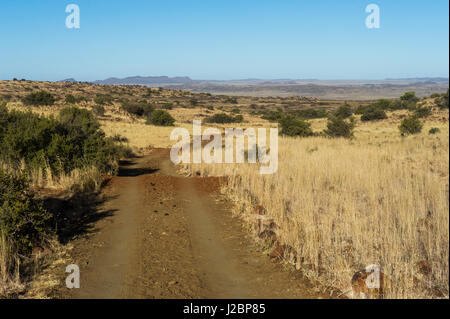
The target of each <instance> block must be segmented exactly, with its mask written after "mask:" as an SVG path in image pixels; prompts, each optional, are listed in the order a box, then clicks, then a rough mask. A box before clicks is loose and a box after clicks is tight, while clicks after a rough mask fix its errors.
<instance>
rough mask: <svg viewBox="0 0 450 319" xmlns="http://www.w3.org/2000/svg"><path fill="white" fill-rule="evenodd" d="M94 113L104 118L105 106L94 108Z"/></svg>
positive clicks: (95, 106)
mask: <svg viewBox="0 0 450 319" xmlns="http://www.w3.org/2000/svg"><path fill="white" fill-rule="evenodd" d="M92 113H94V114H95V115H97V116H104V115H105V108H104V107H103V105H94V106H93V107H92Z"/></svg>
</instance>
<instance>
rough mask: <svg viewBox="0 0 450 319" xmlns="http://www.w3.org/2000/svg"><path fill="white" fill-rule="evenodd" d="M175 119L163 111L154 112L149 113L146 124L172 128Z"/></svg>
mask: <svg viewBox="0 0 450 319" xmlns="http://www.w3.org/2000/svg"><path fill="white" fill-rule="evenodd" d="M174 123H175V119H174V118H173V117H172V116H171V115H170V114H169V113H168V112H167V111H164V110H156V111H153V112H152V113H151V115H150V116H149V117H148V118H147V124H153V125H157V126H173V124H174Z"/></svg>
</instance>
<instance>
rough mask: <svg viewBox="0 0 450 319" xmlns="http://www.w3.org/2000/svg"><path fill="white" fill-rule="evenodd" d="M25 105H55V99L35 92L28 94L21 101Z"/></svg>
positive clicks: (46, 94)
mask: <svg viewBox="0 0 450 319" xmlns="http://www.w3.org/2000/svg"><path fill="white" fill-rule="evenodd" d="M22 102H23V104H25V105H36V106H40V105H53V104H54V103H55V98H54V97H53V95H51V94H50V93H48V92H45V91H37V92H33V93H30V94H28V95H27V96H25V97H24V98H23V99H22Z"/></svg>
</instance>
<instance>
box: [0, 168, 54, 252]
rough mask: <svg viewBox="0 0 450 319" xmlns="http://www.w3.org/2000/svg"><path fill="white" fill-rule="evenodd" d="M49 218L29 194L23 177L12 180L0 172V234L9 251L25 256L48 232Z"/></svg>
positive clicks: (10, 176)
mask: <svg viewBox="0 0 450 319" xmlns="http://www.w3.org/2000/svg"><path fill="white" fill-rule="evenodd" d="M51 218H52V216H51V215H50V214H49V213H48V212H46V211H45V210H44V208H43V206H42V203H41V202H40V201H38V200H37V199H36V198H35V195H34V194H33V192H31V191H30V189H29V186H28V181H27V180H26V178H25V177H23V176H19V177H14V176H12V175H9V174H6V173H5V172H3V171H2V170H0V232H2V233H3V234H4V235H6V237H7V238H8V239H9V242H10V244H12V245H13V250H14V251H15V252H17V253H19V254H22V255H24V254H28V253H29V252H30V251H31V249H32V248H33V246H36V245H39V244H40V243H41V242H42V240H43V239H44V238H45V237H46V236H47V235H49V234H50V233H51V231H50V229H51V228H50V227H49V222H50V219H51Z"/></svg>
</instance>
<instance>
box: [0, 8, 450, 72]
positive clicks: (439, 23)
mask: <svg viewBox="0 0 450 319" xmlns="http://www.w3.org/2000/svg"><path fill="white" fill-rule="evenodd" d="M70 3H74V4H77V5H79V7H80V10H81V28H80V29H78V30H75V29H67V28H66V26H65V20H66V17H67V15H68V14H67V13H65V7H66V5H68V4H70ZM370 3H375V4H378V5H379V7H380V10H381V28H380V29H367V28H366V26H365V19H366V16H367V15H368V14H367V13H366V12H365V7H366V6H367V5H368V4H370ZM448 6H449V5H448V0H428V1H425V0H420V1H417V0H395V1H393V0H380V1H374V0H368V1H363V0H347V1H336V0H333V1H332V0H316V1H313V0H310V1H303V0H295V1H294V0H292V1H289V0H271V1H266V0H239V1H235V0H203V1H197V0H180V1H178V0H164V1H161V0H159V1H152V0H145V1H144V0H128V1H119V0H69V1H61V0H54V1H51V0H1V1H0V79H12V78H13V77H17V78H26V79H33V80H61V79H64V78H68V77H73V78H75V79H77V80H87V81H88V80H96V79H104V78H107V77H111V76H115V77H125V76H133V75H143V76H147V75H168V76H190V77H192V78H194V79H238V78H265V79H268V78H317V79H383V78H387V77H426V76H444V77H448V68H449V64H448V63H449V62H448V59H449V14H448V12H449V7H448Z"/></svg>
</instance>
